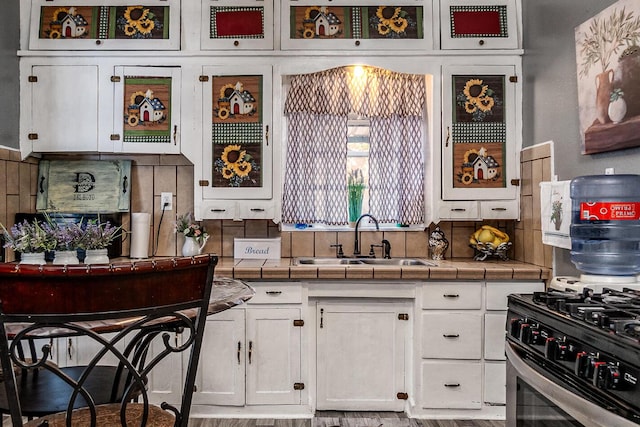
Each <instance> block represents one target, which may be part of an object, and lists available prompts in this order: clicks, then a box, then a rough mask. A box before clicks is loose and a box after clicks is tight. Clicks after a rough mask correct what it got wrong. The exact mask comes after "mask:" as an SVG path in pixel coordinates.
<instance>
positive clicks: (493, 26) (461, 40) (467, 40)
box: [440, 0, 520, 50]
mask: <svg viewBox="0 0 640 427" xmlns="http://www.w3.org/2000/svg"><path fill="white" fill-rule="evenodd" d="M519 5H520V2H519V1H513V0H464V1H460V0H440V31H441V47H442V49H483V50H486V49H516V48H517V47H518V44H519V43H518V38H519V34H518V31H519V28H518V17H517V8H518V7H520V6H519Z"/></svg>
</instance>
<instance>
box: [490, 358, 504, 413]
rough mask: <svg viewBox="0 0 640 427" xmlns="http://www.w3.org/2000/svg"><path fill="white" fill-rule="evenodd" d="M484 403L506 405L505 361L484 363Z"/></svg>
mask: <svg viewBox="0 0 640 427" xmlns="http://www.w3.org/2000/svg"><path fill="white" fill-rule="evenodd" d="M484 403H485V404H488V405H506V403H507V366H506V362H485V364H484Z"/></svg>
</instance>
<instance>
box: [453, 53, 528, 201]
mask: <svg viewBox="0 0 640 427" xmlns="http://www.w3.org/2000/svg"><path fill="white" fill-rule="evenodd" d="M516 68H517V67H516V65H474V66H473V67H469V66H459V65H451V66H445V67H444V68H443V84H442V87H443V89H444V93H443V97H442V99H443V105H442V118H443V124H442V125H443V130H444V132H443V133H444V135H443V143H442V147H443V153H442V199H443V200H516V199H517V194H518V187H517V182H516V181H514V180H516V179H517V177H518V170H519V161H518V155H519V151H520V145H521V137H520V136H518V133H517V130H516V125H517V120H516V118H517V117H519V115H520V113H519V108H520V107H519V106H518V103H517V93H518V90H517V89H519V86H518V85H520V84H521V83H519V80H518V78H517V74H516ZM470 70H471V71H470ZM501 212H502V211H501Z"/></svg>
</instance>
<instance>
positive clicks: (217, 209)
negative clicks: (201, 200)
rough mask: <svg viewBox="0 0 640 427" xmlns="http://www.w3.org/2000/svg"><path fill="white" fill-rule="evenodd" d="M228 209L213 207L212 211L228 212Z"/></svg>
mask: <svg viewBox="0 0 640 427" xmlns="http://www.w3.org/2000/svg"><path fill="white" fill-rule="evenodd" d="M226 211H227V210H226V209H220V208H216V209H211V212H226Z"/></svg>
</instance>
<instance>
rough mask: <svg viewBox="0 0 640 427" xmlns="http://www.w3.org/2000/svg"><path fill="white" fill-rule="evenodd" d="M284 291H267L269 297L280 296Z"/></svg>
mask: <svg viewBox="0 0 640 427" xmlns="http://www.w3.org/2000/svg"><path fill="white" fill-rule="evenodd" d="M281 293H282V291H267V295H280V294H281Z"/></svg>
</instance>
